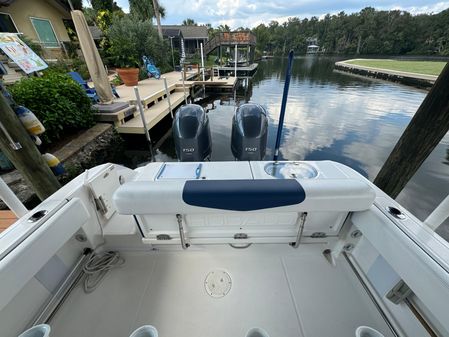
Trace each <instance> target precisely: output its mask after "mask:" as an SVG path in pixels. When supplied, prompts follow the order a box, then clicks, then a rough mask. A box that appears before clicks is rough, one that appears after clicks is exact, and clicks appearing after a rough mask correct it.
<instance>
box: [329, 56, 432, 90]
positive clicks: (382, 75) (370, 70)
mask: <svg viewBox="0 0 449 337" xmlns="http://www.w3.org/2000/svg"><path fill="white" fill-rule="evenodd" d="M354 60H356V59H351V60H345V61H339V62H335V70H339V71H344V72H346V73H351V74H356V75H361V76H364V77H370V78H378V79H382V80H386V81H390V82H396V83H401V84H405V85H408V86H412V87H416V88H421V89H427V90H429V89H430V88H431V87H432V86H433V84H434V83H435V81H436V79H437V78H438V76H435V75H424V74H417V73H409V72H404V71H397V70H389V69H384V68H375V67H367V66H360V65H356V64H350V63H347V62H348V61H354Z"/></svg>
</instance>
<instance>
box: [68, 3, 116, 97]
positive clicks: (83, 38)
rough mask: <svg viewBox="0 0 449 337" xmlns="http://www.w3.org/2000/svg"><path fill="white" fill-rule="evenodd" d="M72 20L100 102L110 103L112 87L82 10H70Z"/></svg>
mask: <svg viewBox="0 0 449 337" xmlns="http://www.w3.org/2000/svg"><path fill="white" fill-rule="evenodd" d="M71 14H72V20H73V23H74V25H75V29H76V34H77V35H78V41H79V43H80V47H81V51H82V52H83V55H84V60H85V61H86V64H87V69H88V70H89V74H90V76H91V78H92V81H93V82H94V85H95V89H96V91H97V94H98V97H99V98H100V101H101V103H103V104H110V103H112V101H113V97H114V96H113V95H112V89H111V85H110V83H109V80H108V75H107V73H106V69H105V68H104V64H103V61H102V60H101V57H100V54H99V53H98V50H97V46H96V45H95V42H94V39H93V38H92V34H91V33H90V30H89V26H88V25H87V22H86V19H85V18H84V14H83V12H82V11H79V10H75V11H72V12H71Z"/></svg>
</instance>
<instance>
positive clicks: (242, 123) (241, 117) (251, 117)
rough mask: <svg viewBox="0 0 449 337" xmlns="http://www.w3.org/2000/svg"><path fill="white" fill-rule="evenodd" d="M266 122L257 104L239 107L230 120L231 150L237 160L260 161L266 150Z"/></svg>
mask: <svg viewBox="0 0 449 337" xmlns="http://www.w3.org/2000/svg"><path fill="white" fill-rule="evenodd" d="M267 135H268V121H267V113H266V112H265V109H264V108H263V107H262V106H260V105H259V104H254V103H246V104H242V105H240V106H239V107H238V108H237V110H236V112H235V115H234V117H233V118H232V138H231V150H232V153H233V154H234V157H235V158H237V160H262V159H263V158H264V157H265V151H266V149H267Z"/></svg>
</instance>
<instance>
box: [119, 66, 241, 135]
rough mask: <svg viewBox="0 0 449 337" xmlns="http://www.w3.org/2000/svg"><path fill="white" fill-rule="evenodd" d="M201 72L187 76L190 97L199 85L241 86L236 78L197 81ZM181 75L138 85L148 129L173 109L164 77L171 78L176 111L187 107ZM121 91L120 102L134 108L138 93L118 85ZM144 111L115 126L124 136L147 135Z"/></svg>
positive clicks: (170, 82) (221, 87) (172, 73)
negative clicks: (142, 116) (143, 121)
mask: <svg viewBox="0 0 449 337" xmlns="http://www.w3.org/2000/svg"><path fill="white" fill-rule="evenodd" d="M196 74H197V72H191V73H187V74H186V75H187V79H188V80H186V81H184V88H185V96H186V98H188V97H190V92H191V88H193V87H194V86H198V85H204V86H205V87H206V88H208V87H213V88H220V89H222V90H229V89H231V90H233V89H234V88H235V85H236V83H237V79H236V78H235V77H227V78H220V77H214V78H213V80H212V79H208V80H206V81H199V80H193V79H192V76H193V75H196ZM181 76H182V75H181V73H180V72H174V71H173V72H170V73H166V74H163V75H162V76H161V79H159V80H156V79H146V80H143V81H140V82H139V84H138V88H139V93H140V98H141V102H142V106H143V108H144V114H145V121H146V123H147V128H148V129H149V130H150V129H151V128H153V127H154V126H155V125H156V124H157V123H159V122H160V121H161V120H162V119H163V118H164V117H165V116H167V115H169V114H170V109H169V106H168V100H167V95H166V92H165V87H164V81H163V80H162V77H165V78H166V79H167V87H168V91H169V92H170V102H171V106H172V109H173V113H174V112H175V109H176V108H177V107H178V106H179V105H181V104H183V102H184V89H183V84H182V77H181ZM116 89H117V92H118V94H119V95H120V98H119V99H117V100H116V101H118V102H127V103H130V104H131V105H136V103H137V102H136V96H135V94H134V88H133V87H127V86H124V85H121V86H118V87H117V88H116ZM139 114H140V112H139V111H138V110H136V111H134V110H133V112H132V113H128V115H127V116H126V115H125V114H122V115H121V116H122V118H120V119H118V120H116V121H115V126H116V127H117V131H118V132H119V133H121V134H144V133H145V131H144V128H143V123H142V119H141V117H140V116H139Z"/></svg>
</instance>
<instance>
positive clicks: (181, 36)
mask: <svg viewBox="0 0 449 337" xmlns="http://www.w3.org/2000/svg"><path fill="white" fill-rule="evenodd" d="M207 29H208V28H207V27H206V26H182V25H162V32H163V34H164V36H165V37H167V38H169V36H173V46H174V48H177V47H176V46H179V50H180V52H181V55H182V54H183V50H184V52H185V56H186V57H189V56H192V55H193V54H197V53H199V50H200V44H201V43H202V44H203V46H204V45H205V44H206V42H207V40H208V39H209V35H208V32H207ZM181 57H182V56H181Z"/></svg>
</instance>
